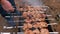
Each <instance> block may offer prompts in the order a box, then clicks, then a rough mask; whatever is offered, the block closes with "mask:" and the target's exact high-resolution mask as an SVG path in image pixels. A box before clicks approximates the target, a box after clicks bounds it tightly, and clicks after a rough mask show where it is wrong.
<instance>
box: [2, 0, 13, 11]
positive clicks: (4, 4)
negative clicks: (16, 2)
mask: <svg viewBox="0 0 60 34" xmlns="http://www.w3.org/2000/svg"><path fill="white" fill-rule="evenodd" d="M1 5H2V7H3V9H4V10H6V11H13V10H14V8H13V6H12V5H11V3H10V2H9V1H8V0H1Z"/></svg>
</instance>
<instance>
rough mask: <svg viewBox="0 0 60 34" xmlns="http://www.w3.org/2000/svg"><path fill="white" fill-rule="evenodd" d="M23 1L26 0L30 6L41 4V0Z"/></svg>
mask: <svg viewBox="0 0 60 34" xmlns="http://www.w3.org/2000/svg"><path fill="white" fill-rule="evenodd" d="M23 2H26V3H28V4H30V5H31V6H42V5H43V2H42V0H23Z"/></svg>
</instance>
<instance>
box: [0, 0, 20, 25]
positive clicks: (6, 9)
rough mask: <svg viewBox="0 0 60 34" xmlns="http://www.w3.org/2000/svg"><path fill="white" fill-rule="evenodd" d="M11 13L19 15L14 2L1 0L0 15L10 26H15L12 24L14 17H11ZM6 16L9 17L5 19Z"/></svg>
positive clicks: (12, 0)
mask: <svg viewBox="0 0 60 34" xmlns="http://www.w3.org/2000/svg"><path fill="white" fill-rule="evenodd" d="M11 13H16V14H20V13H19V12H18V11H17V10H16V6H15V2H14V0H1V4H0V14H1V15H2V16H3V17H4V18H5V19H6V20H7V21H8V23H9V25H10V26H15V25H16V24H15V23H14V22H13V21H14V19H13V18H14V17H11V16H13V15H12V14H11ZM6 16H10V17H6Z"/></svg>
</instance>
